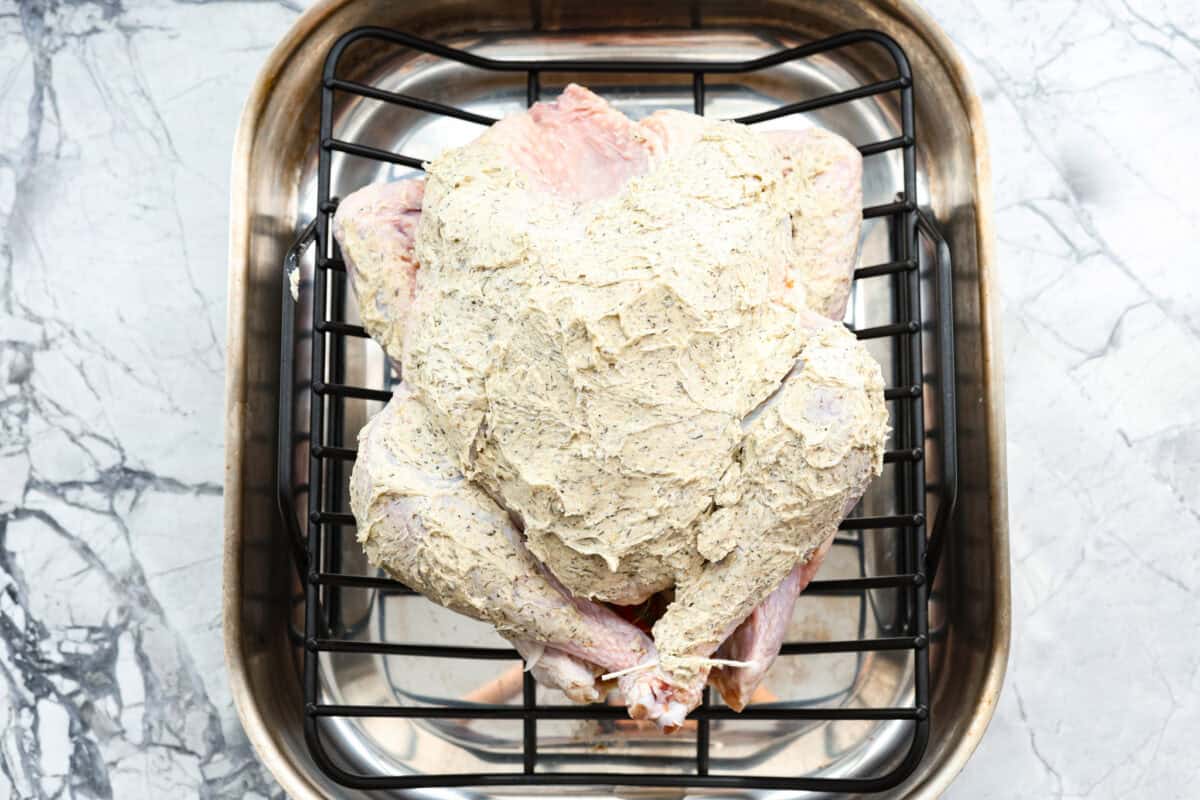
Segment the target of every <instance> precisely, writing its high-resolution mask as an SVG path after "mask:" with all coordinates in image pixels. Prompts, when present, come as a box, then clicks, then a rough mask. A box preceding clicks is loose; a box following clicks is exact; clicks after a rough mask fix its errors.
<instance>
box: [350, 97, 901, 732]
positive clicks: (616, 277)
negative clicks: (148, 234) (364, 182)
mask: <svg viewBox="0 0 1200 800" xmlns="http://www.w3.org/2000/svg"><path fill="white" fill-rule="evenodd" d="M860 207H861V160H860V157H859V154H858V152H857V151H856V150H855V148H854V147H852V146H851V145H849V144H848V143H847V142H845V141H844V140H842V139H840V138H839V137H837V136H835V135H834V134H831V133H828V132H825V131H822V130H820V129H807V130H801V131H795V132H787V133H771V134H766V135H764V134H760V133H756V132H754V131H752V130H751V129H750V128H748V127H746V126H742V125H738V124H735V123H732V122H724V121H717V120H710V119H706V118H702V117H699V116H695V115H692V114H686V113H683V112H678V111H669V110H664V111H659V112H656V113H654V114H652V115H650V116H649V117H647V118H645V119H643V120H641V121H639V122H634V121H632V120H630V119H629V118H627V117H626V116H624V115H623V114H621V113H619V112H618V111H616V110H615V109H613V108H612V107H611V106H609V105H608V104H607V103H606V102H605V101H604V100H602V99H601V98H599V97H598V96H596V95H595V94H593V93H592V92H590V91H588V90H587V89H584V88H582V87H579V86H576V85H570V86H568V87H567V88H566V90H565V91H564V92H563V94H562V95H561V96H560V97H559V98H558V99H557V100H556V101H555V102H552V103H539V104H537V105H535V106H533V107H532V108H531V109H530V110H529V111H527V112H524V113H521V114H516V115H513V116H510V117H507V118H505V119H503V120H501V121H500V122H498V123H496V124H495V125H493V126H492V127H491V128H489V129H488V130H487V131H486V132H485V133H484V134H483V135H482V136H480V137H479V138H478V139H477V140H476V141H474V142H473V143H471V144H469V145H467V146H465V147H460V148H457V149H452V150H449V151H447V152H445V153H444V154H443V155H441V156H440V157H438V158H436V159H434V160H433V161H432V162H430V163H429V164H428V165H427V175H426V178H425V179H424V180H423V181H420V180H414V181H401V182H397V183H391V184H379V185H374V186H369V187H366V188H364V189H362V190H360V191H358V192H356V193H354V194H352V195H350V196H349V197H347V198H346V199H345V200H344V201H343V202H342V203H341V205H340V207H339V209H338V211H337V215H336V218H335V220H334V233H335V236H336V238H337V240H338V242H339V243H340V246H341V249H342V252H343V254H344V256H345V260H346V263H347V267H348V269H349V272H350V276H351V280H352V282H353V286H354V291H355V294H356V297H357V299H358V303H359V311H360V316H361V318H362V321H363V324H364V325H365V327H366V328H367V330H368V332H369V333H370V334H371V335H372V336H373V337H374V338H375V339H376V340H377V341H379V342H380V343H381V344H382V345H383V347H384V349H385V350H386V352H387V353H388V355H389V356H390V357H391V358H392V359H393V360H394V361H395V362H397V363H398V364H399V365H400V367H401V373H402V375H403V382H402V383H401V384H400V385H399V386H398V387H397V389H396V391H395V394H394V397H393V399H392V400H391V402H390V403H389V404H388V406H387V407H386V408H385V409H384V410H383V411H382V412H381V413H380V414H378V415H377V416H376V417H375V418H374V419H372V420H371V421H370V422H369V423H368V424H367V426H366V427H365V428H364V429H363V431H362V433H361V434H360V437H359V456H358V460H357V463H356V465H355V468H354V472H353V476H352V479H351V507H352V510H353V512H354V516H355V518H356V520H357V522H358V536H359V540H360V541H361V542H362V544H363V547H364V548H365V550H366V553H367V555H368V557H369V559H370V560H371V562H372V563H374V564H377V565H380V566H382V567H383V568H384V569H385V570H386V571H387V572H389V573H390V574H392V575H393V576H395V577H396V578H398V579H399V580H401V581H403V582H405V583H406V584H408V585H409V586H411V587H413V588H414V589H416V590H417V591H420V592H421V593H423V594H425V595H426V596H427V597H429V598H430V599H431V600H433V601H434V602H437V603H440V604H442V605H444V606H446V607H448V608H451V609H453V610H455V611H458V612H461V613H463V614H467V615H469V616H472V617H476V618H478V619H482V620H486V621H487V622H489V623H491V624H492V625H494V626H495V627H496V629H497V631H499V632H500V634H501V635H503V636H504V637H506V638H508V639H509V640H510V641H511V642H512V643H513V645H514V646H515V647H516V648H517V649H518V650H519V651H520V652H521V654H522V655H523V656H524V657H525V658H526V661H527V663H528V664H529V665H530V668H531V669H532V670H533V672H534V675H535V677H536V678H537V679H538V680H539V681H540V682H542V683H543V684H546V685H549V686H553V687H557V688H560V689H562V690H563V691H564V692H565V693H566V694H567V695H568V696H569V697H571V698H573V699H575V700H578V701H581V702H588V701H597V700H601V699H603V698H604V697H605V696H606V695H607V694H608V690H609V689H610V688H611V687H612V683H613V682H614V681H615V683H616V687H615V688H616V690H617V691H619V692H620V693H621V695H622V696H623V699H624V701H625V703H626V705H627V706H628V710H629V713H630V715H631V716H632V717H634V718H635V719H649V720H653V721H654V722H655V723H656V724H657V725H658V726H659V728H661V729H662V730H664V731H668V732H669V731H672V730H675V729H677V728H678V727H679V726H681V725H682V723H683V719H684V717H685V716H686V714H687V712H688V711H689V710H691V709H692V708H694V707H695V706H696V705H697V704H698V703H699V701H700V698H701V693H702V690H703V688H704V686H705V684H706V682H707V681H708V680H709V678H710V671H711V670H713V669H714V667H715V668H716V670H717V671H716V672H714V673H712V676H711V677H712V680H713V683H714V685H716V686H717V688H718V689H719V690H720V691H721V692H722V694H723V696H724V697H725V699H726V701H727V702H728V703H729V704H730V705H731V706H733V707H734V708H738V709H740V708H741V707H742V706H744V705H745V704H746V702H748V698H749V697H750V694H751V693H752V692H753V690H754V688H755V687H756V686H757V684H758V682H759V681H760V680H761V679H762V676H763V674H764V673H765V671H766V669H767V667H768V666H770V663H771V661H772V660H773V659H774V658H775V656H776V655H777V654H778V652H779V647H780V643H781V642H782V639H783V635H784V631H785V630H786V626H787V623H788V620H789V619H790V617H791V612H792V606H793V604H794V603H795V601H796V596H797V595H798V594H799V592H800V591H802V590H803V588H804V585H805V584H807V582H808V581H809V580H810V579H811V577H812V574H813V573H814V572H815V571H816V568H817V566H819V563H820V559H821V558H822V557H823V555H824V553H825V551H826V550H827V549H828V545H829V543H830V542H831V539H832V536H833V534H834V532H835V530H836V529H837V526H838V523H839V522H840V521H841V519H842V518H843V517H844V516H845V515H846V514H847V513H848V512H849V511H850V509H851V508H852V507H853V506H854V505H855V503H856V502H857V501H858V499H859V497H861V495H862V494H863V492H864V491H865V489H866V487H867V485H868V483H869V482H870V481H871V479H872V478H873V477H874V476H876V475H878V474H879V472H880V470H881V468H882V454H883V448H884V441H885V439H886V437H887V433H888V426H887V412H886V409H885V405H884V397H883V380H882V377H881V374H880V369H879V366H878V364H877V363H875V362H874V360H873V359H872V358H871V357H870V356H869V355H868V354H867V352H866V350H865V349H864V348H863V347H862V346H861V345H859V343H858V342H857V341H856V340H855V338H854V336H853V335H852V334H851V333H850V332H848V331H847V330H846V329H845V327H844V326H843V325H842V324H841V322H840V321H839V320H840V318H841V316H842V314H843V312H844V309H845V306H846V300H847V296H848V292H849V285H850V278H851V273H852V270H853V266H854V262H855V258H856V249H857V243H858V235H859V228H860V224H861V222H860V211H859V209H860ZM660 592H673V600H672V601H671V602H670V603H669V605H668V606H667V607H666V611H665V612H664V613H663V614H662V616H661V618H659V619H658V620H657V621H656V622H655V623H654V625H653V629H652V631H651V635H648V634H647V633H646V632H644V631H643V630H641V629H639V628H638V627H636V626H635V625H633V624H632V623H630V622H627V621H626V620H625V619H624V618H623V617H622V616H621V615H619V614H617V613H616V612H615V611H614V610H613V607H614V606H621V605H633V604H638V603H642V602H643V601H645V600H647V598H649V597H650V596H651V595H654V594H656V593H660Z"/></svg>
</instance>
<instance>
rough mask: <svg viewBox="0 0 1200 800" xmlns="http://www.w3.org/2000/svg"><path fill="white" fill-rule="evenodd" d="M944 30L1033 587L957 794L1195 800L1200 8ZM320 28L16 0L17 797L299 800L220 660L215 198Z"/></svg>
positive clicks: (4, 143)
mask: <svg viewBox="0 0 1200 800" xmlns="http://www.w3.org/2000/svg"><path fill="white" fill-rule="evenodd" d="M926 5H927V7H928V8H929V10H930V11H931V12H932V14H933V15H934V17H935V18H936V19H937V20H938V21H939V22H940V23H941V24H942V25H943V26H944V27H945V28H946V30H947V31H948V32H949V34H950V35H951V37H952V38H953V39H954V40H955V41H956V42H957V43H958V45H959V47H960V48H961V51H962V53H963V55H964V57H965V58H966V60H967V63H968V65H969V67H970V70H971V72H972V74H973V76H974V78H975V81H976V87H977V89H978V91H979V92H980V94H981V95H982V97H983V100H984V106H985V109H986V114H987V122H988V129H989V130H988V132H989V136H990V139H991V143H992V159H993V165H994V178H995V200H996V220H995V222H996V230H997V232H998V239H999V241H998V259H997V260H998V264H999V271H1000V279H1001V289H1002V298H1003V299H1002V302H1003V317H1004V319H1003V333H1004V341H1005V348H1004V349H1005V357H1006V361H1007V364H1006V389H1007V396H1008V465H1009V492H1010V495H1009V499H1010V505H1011V526H1012V558H1013V566H1014V570H1013V587H1012V588H1013V603H1014V608H1013V612H1014V636H1013V642H1012V658H1011V662H1010V665H1009V672H1008V679H1007V682H1006V685H1005V688H1004V692H1003V695H1002V697H1001V700H1000V706H999V709H998V711H997V713H996V716H995V719H994V721H993V722H992V724H991V727H990V729H989V731H988V732H987V735H986V737H985V738H984V740H983V743H982V745H981V746H980V748H979V750H978V752H977V754H976V755H975V756H974V758H973V759H972V760H971V762H970V763H969V764H968V766H967V767H966V769H965V771H964V772H963V774H962V776H961V777H960V778H959V779H958V781H957V783H956V784H955V785H954V787H953V788H952V790H951V791H950V796H952V797H958V798H1010V797H1083V796H1086V797H1094V798H1105V797H1134V796H1137V797H1156V798H1169V797H1181V798H1182V797H1185V796H1193V795H1194V794H1195V788H1194V787H1195V786H1196V783H1197V779H1198V778H1200V760H1198V759H1197V758H1196V757H1195V752H1196V741H1197V740H1200V622H1198V621H1197V619H1198V615H1197V614H1196V609H1197V603H1198V601H1200V380H1197V379H1196V377H1195V365H1196V364H1197V363H1200V258H1198V257H1197V255H1196V242H1197V240H1198V239H1200V226H1198V218H1200V207H1198V206H1197V204H1196V202H1195V198H1196V197H1197V196H1200V195H1198V193H1200V159H1197V158H1195V157H1194V155H1193V154H1192V153H1191V152H1190V149H1191V148H1194V147H1195V146H1196V140H1197V136H1198V134H1200V7H1198V6H1197V5H1196V4H1195V3H1194V2H1190V0H1111V1H1110V0H1095V2H1093V1H1092V0H1089V1H1088V2H1082V1H1081V0H1074V2H992V1H989V2H984V0H980V1H979V2H969V1H968V0H929V2H927V3H926ZM302 7H303V3H299V2H293V0H278V2H269V1H267V2H255V1H254V0H243V1H241V2H228V3H216V2H207V1H206V0H176V1H175V2H172V0H148V1H147V2H141V0H17V2H16V4H15V5H14V4H13V2H12V0H8V2H6V3H0V378H2V382H0V544H2V547H0V795H4V796H13V797H53V796H66V795H65V794H64V789H69V793H70V796H96V797H119V798H139V797H184V796H196V795H199V796H205V797H236V796H245V797H262V796H274V795H278V794H279V789H278V787H276V786H275V784H274V783H273V781H272V780H271V778H270V776H269V775H268V774H267V773H266V772H265V771H264V770H263V769H262V768H261V767H260V766H259V764H258V763H257V761H256V760H255V758H254V755H253V752H252V750H251V749H250V747H249V745H248V744H247V742H246V740H245V737H244V736H243V735H242V732H241V729H240V726H239V723H238V720H237V715H236V713H235V712H234V710H233V707H232V704H231V701H230V696H229V690H228V687H227V685H226V680H225V675H224V665H223V658H222V650H221V637H220V607H219V604H220V591H219V589H220V552H221V528H222V524H221V503H222V499H221V480H222V458H223V456H222V435H223V414H222V401H223V381H224V352H223V340H224V330H225V281H226V236H227V216H226V215H227V205H228V197H227V195H228V177H227V176H228V171H229V157H230V152H231V148H232V144H233V135H234V131H235V128H236V123H237V118H238V114H239V111H240V108H241V104H242V101H243V99H244V98H245V96H246V94H247V92H248V90H249V87H250V84H251V82H252V81H253V79H254V76H255V74H256V72H257V70H258V67H259V65H260V64H261V62H262V61H263V59H264V58H265V57H266V54H267V53H268V51H269V50H270V48H271V47H272V46H273V45H274V43H275V42H276V41H277V40H278V39H279V37H280V36H281V35H282V34H283V33H284V31H285V30H286V29H287V28H288V26H290V25H291V24H292V22H293V20H294V18H295V16H296V15H297V13H299V11H301V10H302ZM1099 631H1108V632H1109V634H1110V635H1109V636H1106V637H1101V636H1099V635H1098V632H1099ZM1189 753H1190V754H1191V755H1189Z"/></svg>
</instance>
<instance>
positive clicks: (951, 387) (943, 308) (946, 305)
mask: <svg viewBox="0 0 1200 800" xmlns="http://www.w3.org/2000/svg"><path fill="white" fill-rule="evenodd" d="M917 232H918V236H920V235H921V234H924V235H925V236H927V237H928V238H929V240H930V241H931V242H932V243H933V246H934V253H935V257H934V276H933V277H934V281H933V283H934V291H935V293H936V298H935V300H936V303H937V309H938V312H937V346H938V373H939V375H940V377H941V380H940V381H939V383H940V386H939V389H940V394H941V397H940V404H941V412H942V414H941V416H942V425H941V430H940V431H938V438H939V439H940V442H941V449H942V480H941V491H940V495H941V502H940V503H939V504H938V512H937V516H936V517H935V518H934V521H933V527H932V529H931V530H930V534H929V544H928V547H927V549H926V551H925V572H926V576H925V578H926V581H927V582H928V585H929V586H932V585H933V581H934V578H936V577H937V568H938V563H939V562H940V561H941V559H942V551H943V550H944V549H945V546H946V537H947V535H948V534H947V528H949V527H950V524H951V519H952V518H953V515H954V507H955V505H957V503H958V374H957V373H956V372H955V369H956V367H955V361H954V345H953V342H954V271H953V262H952V260H951V256H950V245H949V244H947V242H946V239H945V237H943V236H942V234H941V231H939V230H938V227H937V223H936V222H934V220H933V217H932V215H930V214H929V213H927V212H926V211H925V210H923V209H920V208H918V209H917Z"/></svg>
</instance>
